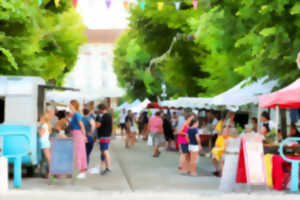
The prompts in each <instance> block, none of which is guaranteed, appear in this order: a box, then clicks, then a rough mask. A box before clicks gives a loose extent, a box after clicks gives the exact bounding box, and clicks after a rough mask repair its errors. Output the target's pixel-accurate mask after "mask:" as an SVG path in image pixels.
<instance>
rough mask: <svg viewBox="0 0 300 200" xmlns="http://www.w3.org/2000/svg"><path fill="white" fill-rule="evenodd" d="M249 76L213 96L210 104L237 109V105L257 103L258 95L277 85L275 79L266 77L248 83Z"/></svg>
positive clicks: (269, 90) (268, 91)
mask: <svg viewBox="0 0 300 200" xmlns="http://www.w3.org/2000/svg"><path fill="white" fill-rule="evenodd" d="M249 82H250V78H249V79H247V80H243V81H242V82H240V83H239V84H237V85H236V86H234V87H233V88H231V89H229V90H227V91H226V92H224V93H222V94H220V95H217V96H215V97H214V98H213V99H212V101H211V104H212V105H214V106H226V107H228V108H235V109H238V108H239V106H242V105H246V104H249V103H253V104H257V103H258V96H259V95H263V94H267V93H270V92H271V91H272V90H273V88H274V87H275V86H276V85H277V81H275V80H271V81H270V80H268V77H263V78H260V79H258V80H257V81H256V82H253V83H250V84H249Z"/></svg>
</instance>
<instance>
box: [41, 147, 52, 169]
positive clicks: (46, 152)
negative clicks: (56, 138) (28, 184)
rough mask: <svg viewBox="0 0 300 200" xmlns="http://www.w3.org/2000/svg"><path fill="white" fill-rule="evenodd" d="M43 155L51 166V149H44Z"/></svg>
mask: <svg viewBox="0 0 300 200" xmlns="http://www.w3.org/2000/svg"><path fill="white" fill-rule="evenodd" d="M43 153H44V156H45V158H46V160H47V162H48V165H49V166H50V162H51V153H50V149H49V148H46V149H43Z"/></svg>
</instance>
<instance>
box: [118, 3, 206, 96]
mask: <svg viewBox="0 0 300 200" xmlns="http://www.w3.org/2000/svg"><path fill="white" fill-rule="evenodd" d="M158 2H159V1H158V0H153V1H147V5H146V10H145V11H142V10H141V9H140V7H139V5H135V6H133V7H131V9H130V13H131V17H130V18H129V20H130V25H129V27H130V29H129V32H131V33H132V34H129V35H128V33H125V34H124V35H123V37H126V39H124V41H123V42H122V39H121V40H120V41H119V42H118V43H117V48H116V49H117V50H116V51H115V62H114V67H115V71H116V73H117V75H118V80H119V83H120V85H121V86H124V84H125V82H126V83H128V82H129V83H131V82H134V80H139V82H138V83H140V84H139V86H141V85H143V87H139V88H137V87H135V86H132V85H131V87H129V89H128V87H127V89H128V91H138V90H141V92H143V94H142V95H139V96H138V95H137V94H136V95H131V94H130V93H128V94H129V96H131V98H133V99H134V98H145V97H149V96H150V97H152V98H154V97H155V96H160V94H161V92H162V91H161V84H162V82H166V85H167V91H168V96H169V97H176V96H196V95H198V93H199V92H201V91H203V90H202V87H201V86H199V85H198V83H197V78H199V77H203V76H205V75H206V73H204V72H203V71H202V70H201V68H199V67H197V66H198V65H199V64H198V63H199V62H201V61H200V60H199V57H201V56H202V55H203V54H205V52H203V51H202V49H198V48H197V46H198V45H196V44H195V43H194V42H192V41H183V40H180V41H178V42H176V44H175V45H174V48H173V49H172V51H171V54H170V56H167V57H166V59H164V60H163V61H162V62H159V63H156V64H155V65H154V66H152V67H151V68H149V62H150V60H151V59H152V58H156V57H159V56H161V55H162V54H164V53H165V52H166V51H167V50H168V49H169V47H170V44H171V42H172V40H173V38H174V37H175V36H176V35H177V34H178V33H188V32H190V31H191V30H192V29H191V28H190V26H189V24H188V19H189V18H191V17H196V16H198V17H199V16H200V13H199V12H197V11H195V10H193V9H191V8H192V4H191V2H187V3H183V4H182V5H181V9H182V10H181V11H176V9H175V7H174V2H173V1H168V2H167V3H166V4H165V6H164V7H163V10H162V11H158V10H157V3H158ZM132 41H134V43H135V44H137V45H138V48H139V49H140V50H141V51H143V52H144V53H145V54H147V55H148V56H149V57H148V58H147V59H145V61H146V62H144V64H143V67H142V70H140V69H139V67H140V65H138V64H137V65H136V67H127V68H126V67H125V66H126V65H128V63H129V60H126V58H125V57H124V54H122V53H121V52H120V51H118V49H123V51H125V50H124V49H127V48H128V49H129V48H131V45H130V44H131V42H132ZM127 51H128V50H127ZM121 58H123V59H121ZM124 58H125V59H124ZM120 60H122V61H123V62H119V61H120ZM139 61H140V57H139V56H136V57H134V59H131V64H133V63H139ZM120 68H123V69H124V70H123V71H120V70H119V69H120ZM125 69H126V70H125ZM120 72H121V73H120ZM126 74H127V75H126ZM125 76H126V77H127V79H125ZM125 85H126V84H125ZM136 86H138V85H136ZM144 88H145V89H144ZM139 94H141V93H139Z"/></svg>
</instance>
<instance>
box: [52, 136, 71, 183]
mask: <svg viewBox="0 0 300 200" xmlns="http://www.w3.org/2000/svg"><path fill="white" fill-rule="evenodd" d="M51 143H52V145H51V164H50V168H49V179H48V180H49V184H50V183H52V182H53V181H54V177H55V175H69V176H71V177H72V183H73V184H74V183H75V177H76V171H75V162H74V161H75V148H74V141H73V139H53V140H52V142H51Z"/></svg>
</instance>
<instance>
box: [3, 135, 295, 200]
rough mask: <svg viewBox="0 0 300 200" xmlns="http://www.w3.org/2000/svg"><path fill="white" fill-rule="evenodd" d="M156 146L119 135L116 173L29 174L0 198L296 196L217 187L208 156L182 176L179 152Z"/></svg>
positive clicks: (113, 148)
mask: <svg viewBox="0 0 300 200" xmlns="http://www.w3.org/2000/svg"><path fill="white" fill-rule="evenodd" d="M95 147H96V148H94V151H93V157H92V163H91V167H95V166H96V165H97V162H98V161H99V151H98V147H97V146H95ZM151 150H152V149H151V148H150V147H148V146H147V145H146V142H144V141H138V143H137V144H136V146H135V148H134V149H125V148H124V147H123V142H122V140H121V139H120V138H118V139H116V140H113V142H112V145H111V154H112V170H113V173H112V174H110V175H106V176H100V175H98V174H93V175H92V174H90V175H88V178H87V179H85V180H79V181H77V183H76V184H75V185H72V184H71V180H69V179H57V180H55V182H54V184H52V185H48V184H47V180H46V179H41V178H25V179H24V180H23V187H22V188H21V189H11V191H10V192H9V193H8V194H7V195H5V196H0V199H1V200H2V199H3V200H4V199H5V200H6V199H17V200H18V199H22V200H24V199H30V200H35V199H38V200H40V199H43V200H48V199H53V198H55V199H63V200H66V199H84V200H87V199H121V198H122V199H153V198H158V199H182V198H189V199H207V198H208V197H209V198H210V199H220V198H221V199H227V198H230V199H241V198H245V197H247V199H256V198H257V195H259V196H264V195H265V196H264V199H271V198H272V200H273V199H282V198H283V196H282V195H284V198H287V197H288V199H294V198H295V199H296V197H297V196H293V195H289V196H287V193H284V192H275V191H267V190H266V189H265V188H264V187H263V188H261V187H260V188H253V192H252V193H251V195H248V193H247V192H246V191H247V190H246V187H245V186H239V192H238V193H239V194H235V195H234V196H231V195H230V194H222V193H220V192H218V186H219V179H218V178H216V177H213V176H211V172H212V171H213V167H212V165H211V162H210V159H209V158H205V157H201V158H200V160H199V165H198V166H199V167H198V172H199V174H200V175H201V176H200V177H196V178H195V177H186V176H182V175H180V174H179V173H178V171H177V170H176V168H177V164H178V153H175V152H165V151H163V152H162V154H161V157H160V158H152V151H151Z"/></svg>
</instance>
